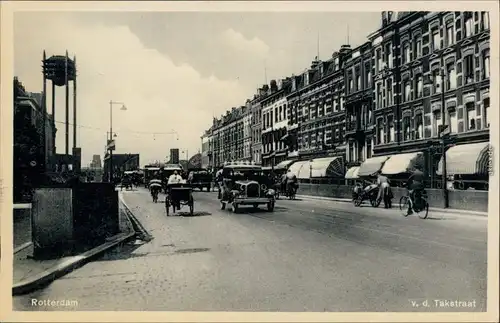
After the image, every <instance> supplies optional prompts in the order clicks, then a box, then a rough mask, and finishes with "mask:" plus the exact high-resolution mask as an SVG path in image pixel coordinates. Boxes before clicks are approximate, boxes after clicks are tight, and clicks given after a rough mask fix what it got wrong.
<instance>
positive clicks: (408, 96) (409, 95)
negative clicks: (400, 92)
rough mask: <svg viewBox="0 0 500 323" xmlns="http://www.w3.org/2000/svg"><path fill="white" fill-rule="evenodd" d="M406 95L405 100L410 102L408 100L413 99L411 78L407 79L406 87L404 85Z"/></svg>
mask: <svg viewBox="0 0 500 323" xmlns="http://www.w3.org/2000/svg"><path fill="white" fill-rule="evenodd" d="M404 91H405V93H404V95H405V101H406V102H408V101H411V85H410V81H409V80H406V81H405V87H404Z"/></svg>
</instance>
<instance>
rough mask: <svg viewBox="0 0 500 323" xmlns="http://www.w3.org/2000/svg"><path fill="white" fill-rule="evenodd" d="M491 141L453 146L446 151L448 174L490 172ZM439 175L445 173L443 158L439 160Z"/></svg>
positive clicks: (483, 173)
mask: <svg viewBox="0 0 500 323" xmlns="http://www.w3.org/2000/svg"><path fill="white" fill-rule="evenodd" d="M488 165H489V142H480V143H477V144H465V145H459V146H453V147H451V148H450V149H448V151H446V173H447V174H448V175H472V174H482V175H486V174H488ZM436 173H437V174H438V175H442V174H443V159H442V158H441V160H440V161H439V165H438V170H437V172H436Z"/></svg>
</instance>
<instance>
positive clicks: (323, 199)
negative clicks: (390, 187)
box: [296, 195, 488, 217]
mask: <svg viewBox="0 0 500 323" xmlns="http://www.w3.org/2000/svg"><path fill="white" fill-rule="evenodd" d="M296 197H297V198H299V199H306V200H307V199H308V200H322V201H332V202H347V203H352V200H351V199H346V198H337V197H322V196H313V195H297V196H296ZM396 204H397V203H396ZM396 204H394V203H393V208H394V207H395V206H396V207H397V205H396ZM429 211H433V212H440V213H449V214H463V215H475V216H484V217H487V216H488V213H487V212H477V211H468V210H460V209H443V208H435V207H430V208H429Z"/></svg>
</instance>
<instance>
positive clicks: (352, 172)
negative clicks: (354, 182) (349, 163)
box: [345, 166, 359, 179]
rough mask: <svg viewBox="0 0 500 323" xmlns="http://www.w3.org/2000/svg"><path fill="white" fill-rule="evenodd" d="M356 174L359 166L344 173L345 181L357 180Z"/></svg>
mask: <svg viewBox="0 0 500 323" xmlns="http://www.w3.org/2000/svg"><path fill="white" fill-rule="evenodd" d="M358 172H359V166H354V167H351V168H349V169H348V170H347V172H346V173H345V179H357V178H359V177H358Z"/></svg>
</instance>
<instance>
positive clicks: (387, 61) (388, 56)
mask: <svg viewBox="0 0 500 323" xmlns="http://www.w3.org/2000/svg"><path fill="white" fill-rule="evenodd" d="M385 65H386V66H387V67H388V68H392V44H391V43H388V44H386V45H385Z"/></svg>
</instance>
